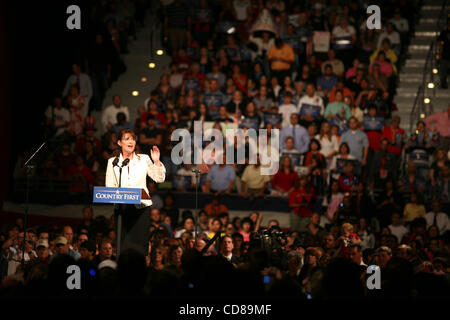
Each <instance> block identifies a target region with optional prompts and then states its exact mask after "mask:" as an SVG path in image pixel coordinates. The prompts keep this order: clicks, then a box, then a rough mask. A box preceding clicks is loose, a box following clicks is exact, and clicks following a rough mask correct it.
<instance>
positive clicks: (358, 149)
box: [341, 117, 369, 166]
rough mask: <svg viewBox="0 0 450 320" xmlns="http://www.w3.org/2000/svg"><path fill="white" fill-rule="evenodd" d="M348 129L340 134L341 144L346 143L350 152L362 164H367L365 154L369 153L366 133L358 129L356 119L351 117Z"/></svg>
mask: <svg viewBox="0 0 450 320" xmlns="http://www.w3.org/2000/svg"><path fill="white" fill-rule="evenodd" d="M349 126H350V129H348V130H347V131H345V132H344V133H343V134H342V136H341V144H342V143H344V142H345V143H347V144H348V146H349V148H350V154H351V155H352V156H354V157H355V158H356V159H357V160H358V161H359V162H361V165H362V166H365V165H366V164H367V155H368V153H369V140H368V139H367V135H366V134H365V133H364V132H363V131H361V130H360V129H358V120H356V118H354V117H351V118H350V120H349Z"/></svg>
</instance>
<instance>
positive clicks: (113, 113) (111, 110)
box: [102, 104, 130, 131]
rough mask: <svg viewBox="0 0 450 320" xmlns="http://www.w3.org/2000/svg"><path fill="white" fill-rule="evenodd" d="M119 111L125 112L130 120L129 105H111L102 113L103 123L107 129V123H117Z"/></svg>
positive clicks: (106, 129)
mask: <svg viewBox="0 0 450 320" xmlns="http://www.w3.org/2000/svg"><path fill="white" fill-rule="evenodd" d="M119 112H123V113H125V116H126V117H127V121H129V120H130V112H129V111H128V107H125V106H120V107H119V108H117V107H116V106H115V105H113V104H112V105H110V106H109V107H107V108H106V109H105V110H103V113H102V124H103V127H104V128H105V131H108V128H107V125H108V123H110V124H112V125H115V124H116V123H117V114H118V113H119Z"/></svg>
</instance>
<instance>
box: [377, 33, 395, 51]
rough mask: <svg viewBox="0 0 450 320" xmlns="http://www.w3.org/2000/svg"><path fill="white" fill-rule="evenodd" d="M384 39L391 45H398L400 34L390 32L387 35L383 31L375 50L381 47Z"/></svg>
mask: <svg viewBox="0 0 450 320" xmlns="http://www.w3.org/2000/svg"><path fill="white" fill-rule="evenodd" d="M385 38H388V39H389V41H391V45H400V34H399V33H398V32H397V31H392V32H391V34H388V33H387V31H384V32H382V33H381V34H380V37H379V38H378V44H377V48H381V47H383V45H382V42H383V39H385Z"/></svg>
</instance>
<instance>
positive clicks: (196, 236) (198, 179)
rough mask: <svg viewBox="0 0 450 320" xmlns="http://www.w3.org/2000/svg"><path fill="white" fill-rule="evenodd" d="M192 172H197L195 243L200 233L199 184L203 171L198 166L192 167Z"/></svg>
mask: <svg viewBox="0 0 450 320" xmlns="http://www.w3.org/2000/svg"><path fill="white" fill-rule="evenodd" d="M192 172H194V173H195V217H196V218H195V243H197V240H198V234H199V227H198V226H199V225H198V220H199V217H200V215H199V212H198V185H199V183H200V173H201V171H200V170H199V169H198V168H197V166H196V167H195V168H194V169H192Z"/></svg>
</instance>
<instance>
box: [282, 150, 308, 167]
mask: <svg viewBox="0 0 450 320" xmlns="http://www.w3.org/2000/svg"><path fill="white" fill-rule="evenodd" d="M285 156H288V157H289V158H291V161H292V165H293V166H294V167H299V166H301V165H302V164H303V155H302V154H301V153H300V152H283V153H282V154H281V157H280V162H281V159H283V157H285Z"/></svg>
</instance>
